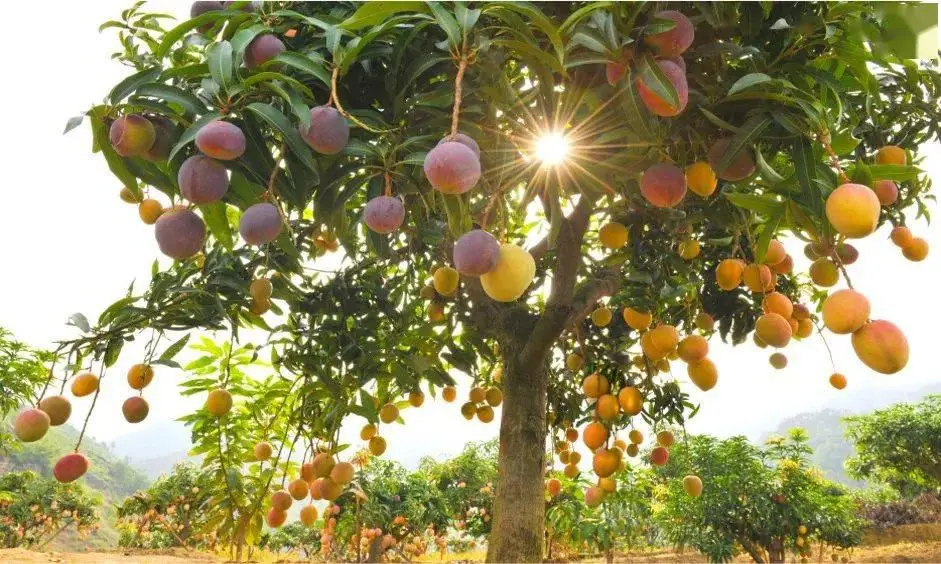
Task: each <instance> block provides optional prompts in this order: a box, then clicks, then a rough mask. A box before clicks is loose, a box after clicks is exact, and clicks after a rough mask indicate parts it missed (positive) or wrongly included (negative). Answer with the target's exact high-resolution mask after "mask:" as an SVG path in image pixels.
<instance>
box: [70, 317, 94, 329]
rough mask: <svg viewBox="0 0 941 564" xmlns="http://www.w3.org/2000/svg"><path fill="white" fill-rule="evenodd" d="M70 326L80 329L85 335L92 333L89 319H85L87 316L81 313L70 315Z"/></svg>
mask: <svg viewBox="0 0 941 564" xmlns="http://www.w3.org/2000/svg"><path fill="white" fill-rule="evenodd" d="M68 324H69V325H72V326H74V327H78V328H79V329H81V330H82V331H83V332H84V333H88V332H90V331H91V325H89V323H88V318H87V317H85V315H84V314H81V313H73V314H72V315H70V316H69V322H68Z"/></svg>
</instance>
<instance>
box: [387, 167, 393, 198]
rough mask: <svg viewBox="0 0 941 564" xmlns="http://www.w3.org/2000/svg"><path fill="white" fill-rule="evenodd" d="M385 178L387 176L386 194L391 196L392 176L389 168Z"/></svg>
mask: <svg viewBox="0 0 941 564" xmlns="http://www.w3.org/2000/svg"><path fill="white" fill-rule="evenodd" d="M385 178H386V192H385V194H386V196H391V195H392V177H391V176H390V175H389V171H388V170H387V171H385Z"/></svg>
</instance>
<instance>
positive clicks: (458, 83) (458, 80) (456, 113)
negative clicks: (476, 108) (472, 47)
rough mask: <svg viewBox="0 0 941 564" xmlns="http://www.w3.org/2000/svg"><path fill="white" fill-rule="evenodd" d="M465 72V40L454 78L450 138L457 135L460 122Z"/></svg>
mask: <svg viewBox="0 0 941 564" xmlns="http://www.w3.org/2000/svg"><path fill="white" fill-rule="evenodd" d="M465 70H467V40H466V38H465V40H464V46H463V47H462V48H461V58H460V59H459V62H458V65H457V76H455V77H454V109H453V110H452V112H451V137H452V138H453V137H454V136H455V135H457V127H458V124H459V123H460V120H461V98H462V97H463V95H464V88H463V84H462V83H463V81H464V71H465Z"/></svg>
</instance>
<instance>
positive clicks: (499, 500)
mask: <svg viewBox="0 0 941 564" xmlns="http://www.w3.org/2000/svg"><path fill="white" fill-rule="evenodd" d="M501 345H503V343H501ZM503 352H504V372H503V415H502V418H501V420H500V458H499V481H498V482H497V491H496V499H495V502H494V512H493V515H494V518H493V528H492V530H491V533H490V543H489V546H488V548H487V561H488V562H541V561H542V555H543V534H544V527H545V494H544V493H543V477H544V471H545V450H546V449H545V441H546V367H545V362H544V360H542V361H540V362H539V363H536V365H530V366H522V365H521V363H520V361H519V357H518V353H519V351H518V350H515V348H513V347H504V351H503Z"/></svg>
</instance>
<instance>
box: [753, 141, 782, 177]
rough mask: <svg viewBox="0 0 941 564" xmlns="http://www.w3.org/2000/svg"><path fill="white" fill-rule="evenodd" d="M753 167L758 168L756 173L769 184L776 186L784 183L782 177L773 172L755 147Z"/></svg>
mask: <svg viewBox="0 0 941 564" xmlns="http://www.w3.org/2000/svg"><path fill="white" fill-rule="evenodd" d="M755 166H756V167H757V168H758V172H759V173H760V174H761V176H762V177H763V178H764V179H765V180H767V181H768V182H770V183H771V184H778V183H780V182H783V181H784V177H783V176H781V175H780V174H778V171H776V170H774V169H773V168H772V167H771V165H769V164H768V162H767V161H766V160H765V157H764V155H762V154H761V150H760V149H759V148H758V147H755Z"/></svg>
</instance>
